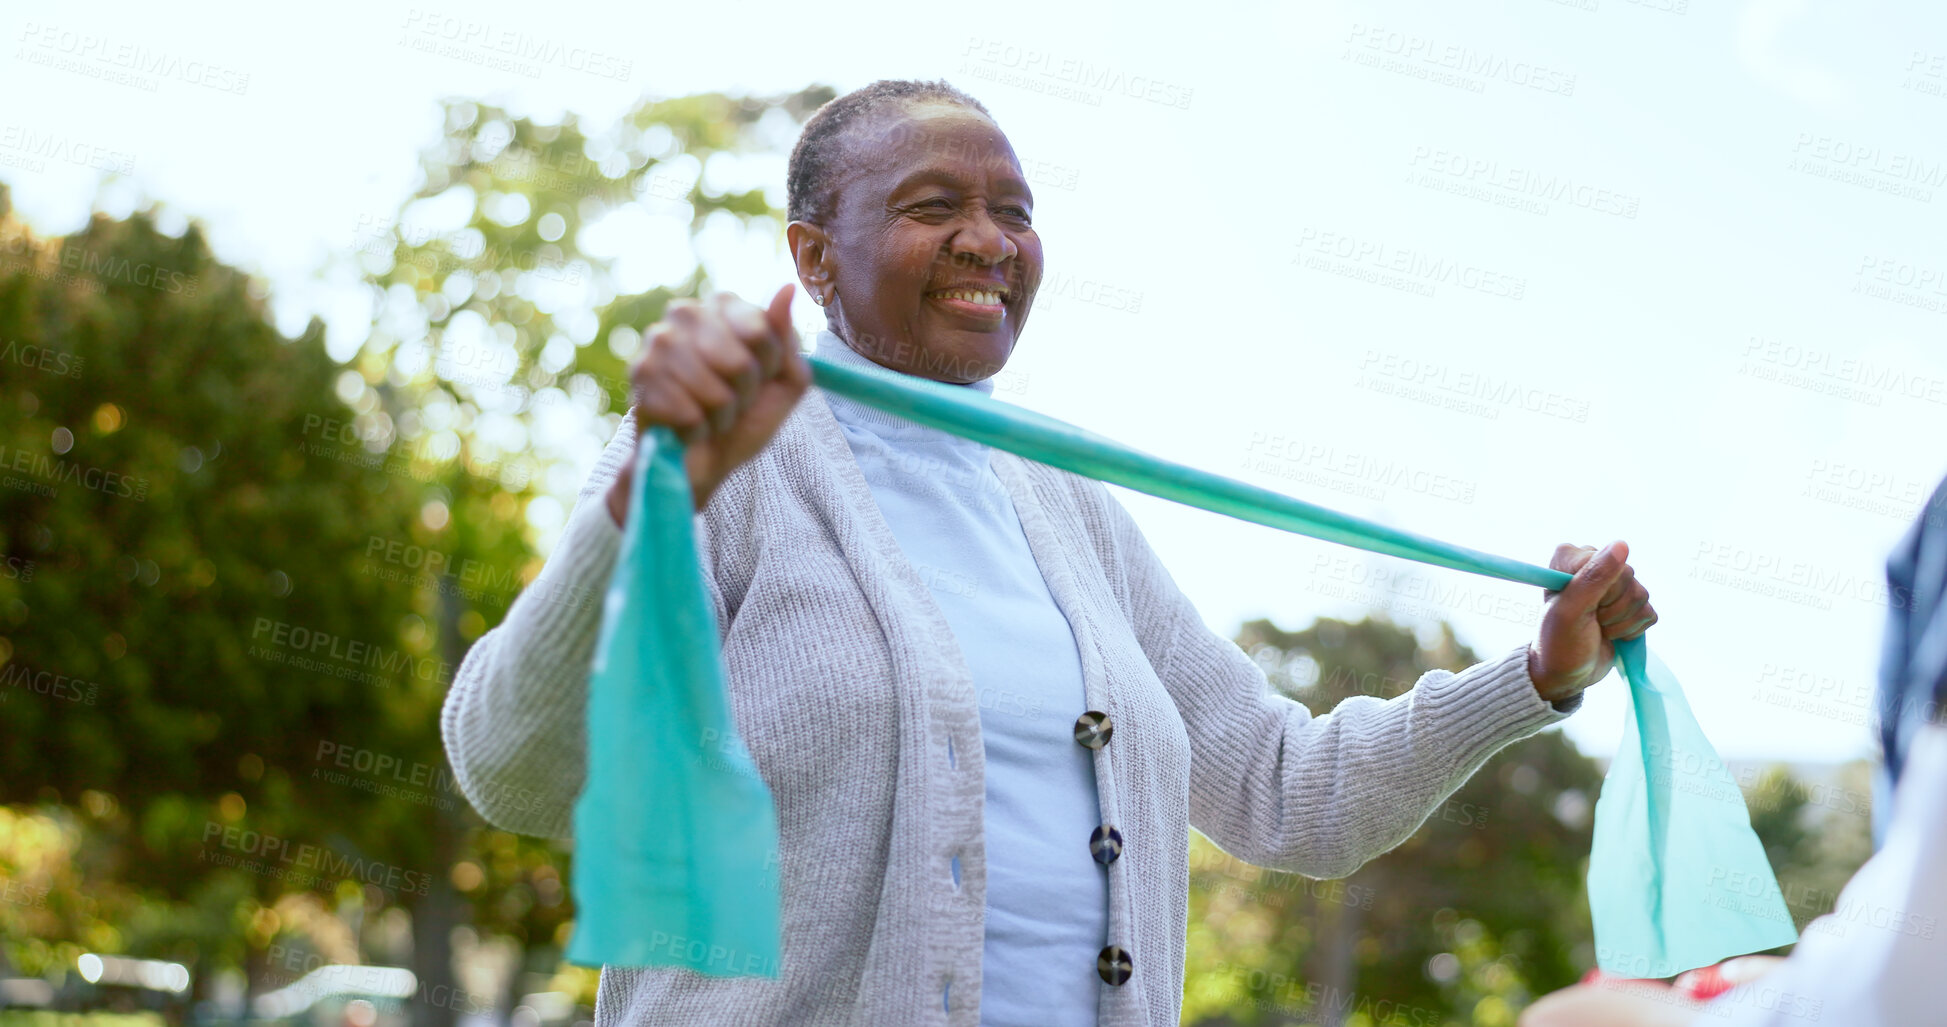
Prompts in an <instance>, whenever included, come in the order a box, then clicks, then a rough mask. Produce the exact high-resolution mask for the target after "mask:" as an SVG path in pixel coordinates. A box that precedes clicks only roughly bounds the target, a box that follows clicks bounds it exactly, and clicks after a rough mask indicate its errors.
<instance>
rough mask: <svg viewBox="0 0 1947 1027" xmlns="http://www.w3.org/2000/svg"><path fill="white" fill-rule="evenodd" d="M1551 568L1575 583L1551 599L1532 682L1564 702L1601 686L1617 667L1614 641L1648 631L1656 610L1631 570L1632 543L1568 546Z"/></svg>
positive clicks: (1533, 649) (1532, 652) (1533, 658)
mask: <svg viewBox="0 0 1947 1027" xmlns="http://www.w3.org/2000/svg"><path fill="white" fill-rule="evenodd" d="M1548 566H1550V567H1552V568H1554V569H1556V570H1558V571H1567V572H1569V573H1570V574H1573V575H1574V576H1575V577H1574V579H1573V580H1571V581H1570V582H1569V583H1568V584H1567V585H1565V586H1563V587H1562V590H1561V591H1559V592H1550V593H1548V609H1547V611H1546V612H1545V613H1543V614H1542V617H1541V633H1540V637H1539V638H1538V639H1536V641H1535V643H1534V644H1533V645H1531V646H1529V647H1528V677H1529V678H1530V679H1532V680H1533V681H1534V683H1535V691H1536V692H1537V693H1538V694H1540V696H1541V697H1542V698H1543V699H1546V700H1548V701H1549V702H1561V701H1562V700H1564V699H1571V698H1574V697H1575V696H1576V695H1578V694H1580V693H1581V691H1582V690H1583V689H1585V688H1587V687H1589V686H1590V685H1593V684H1595V683H1596V682H1597V681H1600V680H1602V678H1603V676H1604V675H1606V674H1608V673H1609V667H1610V665H1611V664H1613V663H1614V662H1615V659H1616V647H1615V645H1614V643H1615V641H1616V640H1618V639H1629V638H1635V637H1636V636H1638V635H1640V634H1642V633H1643V632H1645V631H1647V630H1649V626H1650V625H1652V624H1655V623H1656V610H1655V608H1653V607H1651V606H1650V591H1649V589H1647V588H1644V587H1643V584H1642V582H1640V581H1637V580H1636V571H1635V569H1634V568H1632V567H1630V566H1629V543H1627V542H1620V541H1618V542H1611V543H1609V544H1608V545H1606V546H1604V547H1602V549H1600V550H1597V549H1594V548H1592V547H1589V546H1572V545H1569V544H1567V543H1563V544H1561V545H1559V546H1556V547H1555V556H1554V558H1553V559H1551V560H1549V561H1548Z"/></svg>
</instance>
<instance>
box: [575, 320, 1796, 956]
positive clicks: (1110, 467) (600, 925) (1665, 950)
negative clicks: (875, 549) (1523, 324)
mask: <svg viewBox="0 0 1947 1027" xmlns="http://www.w3.org/2000/svg"><path fill="white" fill-rule="evenodd" d="M809 359H810V361H811V367H812V375H813V381H814V382H815V383H816V384H817V385H818V386H819V387H821V388H823V389H826V390H828V391H830V392H833V393H836V394H838V395H842V396H845V397H847V398H850V399H853V400H856V401H858V402H860V403H864V404H867V405H869V406H872V407H874V408H876V409H879V410H883V411H885V412H887V413H891V414H896V415H898V416H900V417H903V418H906V419H908V420H911V421H914V422H917V423H919V424H924V425H928V426H930V427H933V428H937V429H940V430H942V431H946V432H950V433H952V434H954V435H958V436H961V437H963V438H968V439H972V440H974V441H977V442H981V443H984V444H986V445H989V446H992V447H993V448H995V449H1002V450H1006V451H1008V452H1010V453H1014V454H1016V455H1018V456H1021V457H1024V458H1026V459H1029V460H1034V461H1037V462H1039V463H1044V464H1047V465H1049V466H1052V467H1058V468H1061V469H1063V470H1067V471H1072V472H1074V473H1076V474H1081V475H1085V476H1087V477H1091V478H1096V479H1099V480H1101V481H1105V482H1110V483H1113V484H1117V485H1122V486H1124V487H1127V488H1131V489H1135V490H1137V491H1139V492H1146V493H1149V494H1150V495H1155V496H1161V497H1162V498H1165V499H1170V500H1175V501H1176V502H1180V503H1184V504H1187V505H1190V506H1195V507H1198V508H1201V509H1205V510H1210V511H1213V512H1216V513H1222V514H1228V515H1230V516H1232V517H1237V518H1240V519H1243V520H1247V521H1252V522H1255V523H1258V524H1264V525H1268V526H1270V527H1274V528H1280V529H1283V530H1285V531H1291V532H1296V533H1298V534H1301V535H1307V536H1310V537H1313V538H1319V539H1324V540H1326V541H1330V542H1337V543H1341V544H1344V545H1348V546H1353V547H1356V548H1359V549H1365V550H1369V551H1371V552H1376V553H1384V554H1387V555H1390V556H1398V557H1404V558H1406V559H1409V560H1417V561H1419V562H1422V563H1428V564H1433V565H1436V566H1440V567H1451V568H1454V569H1457V570H1464V571H1471V572H1473V573H1476V574H1484V575H1487V576H1489V577H1495V578H1502V579H1505V580H1509V581H1516V582H1521V583H1524V584H1529V585H1539V586H1541V587H1543V588H1548V589H1559V588H1561V587H1562V586H1563V585H1565V584H1567V583H1568V581H1569V580H1570V576H1569V575H1568V574H1567V573H1564V572H1562V571H1558V570H1554V569H1551V568H1547V567H1538V566H1535V565H1533V564H1527V563H1522V562H1520V561H1517V560H1510V559H1507V558H1506V557H1500V556H1494V555H1492V554H1489V553H1483V552H1479V551H1477V550H1473V549H1468V548H1465V547H1463V546H1456V545H1452V544H1450V543H1446V542H1441V541H1439V540H1437V539H1431V538H1427V537H1425V536H1422V535H1416V534H1414V533H1412V532H1407V531H1400V530H1398V529H1396V528H1389V527H1386V526H1385V525H1381V524H1375V523H1373V522H1371V521H1367V520H1364V519H1361V518H1357V517H1351V516H1347V515H1345V514H1342V513H1338V512H1336V511H1333V510H1328V509H1326V508H1324V507H1320V506H1316V505H1314V504H1311V503H1307V502H1304V501H1303V500H1299V499H1294V498H1292V497H1290V496H1286V495H1283V494H1282V493H1278V492H1273V491H1271V490H1269V489H1264V488H1259V487H1257V486H1253V485H1246V484H1244V483H1242V482H1238V481H1233V480H1231V479H1228V478H1224V477H1222V476H1220V475H1216V474H1212V473H1210V472H1208V471H1202V470H1198V469H1196V468H1193V467H1186V466H1184V465H1182V464H1176V463H1172V462H1170V461H1167V460H1162V459H1158V458H1157V457H1154V456H1150V455H1148V454H1146V453H1142V452H1139V451H1137V450H1134V449H1131V448H1129V447H1127V446H1123V445H1121V444H1119V443H1116V442H1114V441H1111V440H1109V439H1106V438H1103V437H1102V436H1100V435H1096V434H1094V433H1091V432H1088V431H1084V430H1082V429H1080V428H1077V427H1075V426H1073V425H1070V424H1067V423H1064V422H1062V421H1058V420H1055V419H1054V418H1051V417H1047V416H1044V415H1041V414H1037V413H1034V412H1033V411H1029V410H1024V409H1021V408H1019V407H1016V406H1013V405H1010V404H1006V403H1001V402H999V401H996V400H993V399H991V398H989V397H987V396H985V395H983V394H981V393H978V392H975V391H973V390H970V389H965V388H957V387H954V386H950V385H943V384H940V383H938V382H932V381H927V380H925V379H920V378H915V377H910V376H906V375H900V374H896V373H894V372H891V371H885V370H880V369H876V368H872V369H867V368H856V367H850V366H843V365H838V364H833V363H830V362H828V361H825V360H823V359H821V358H818V357H811V358H809ZM637 461H638V467H637V474H636V477H635V489H636V495H635V499H634V502H633V503H632V504H631V506H630V508H629V519H628V524H627V525H626V526H625V528H624V535H623V543H622V546H623V548H622V554H621V558H620V561H621V562H620V563H619V565H618V567H617V569H616V573H615V576H614V578H613V579H611V583H610V587H609V593H608V598H607V605H606V609H605V613H604V620H603V625H602V632H601V637H600V640H599V642H598V650H597V654H596V664H595V670H594V674H593V677H592V679H591V681H590V686H589V687H590V693H589V780H588V784H587V786H586V788H585V790H584V792H583V794H582V797H581V799H580V801H579V802H578V803H577V804H576V808H575V839H576V844H575V852H576V866H575V871H574V894H575V899H576V903H577V907H578V911H577V923H576V928H575V937H574V940H573V942H572V943H571V945H570V946H569V953H568V956H569V958H570V959H571V960H573V961H574V962H577V963H583V964H588V965H593V964H598V963H610V964H617V965H630V966H642V965H656V966H683V967H688V968H690V969H692V970H696V971H698V972H700V973H707V974H713V975H720V976H736V975H749V974H760V975H764V976H776V974H777V969H778V961H779V958H780V953H779V951H778V932H779V929H778V890H777V889H778V881H777V839H776V816H775V812H774V809H773V807H772V805H771V799H770V795H769V792H768V791H766V790H765V789H764V785H763V782H762V781H761V779H759V778H758V775H757V773H756V770H755V768H754V767H753V765H752V764H751V762H750V759H749V756H748V755H747V753H746V752H745V750H744V749H743V747H742V745H741V743H740V742H739V741H738V739H737V736H736V733H735V731H734V729H733V726H732V724H731V723H730V717H729V714H728V711H727V708H726V706H725V700H724V688H723V676H722V669H721V665H720V657H719V655H718V653H717V636H716V631H715V625H714V624H713V623H712V620H711V617H710V613H709V607H708V605H707V597H706V595H705V593H704V590H703V586H702V583H701V571H700V569H699V568H698V567H697V566H696V560H695V550H694V540H693V538H692V537H691V534H690V514H691V510H692V499H691V496H690V492H689V480H688V475H687V473H686V472H685V470H684V468H683V460H682V447H681V444H680V443H679V442H678V441H677V440H676V438H675V436H674V435H673V434H671V433H670V432H669V431H668V430H667V429H662V428H657V429H653V430H651V431H650V432H649V433H647V434H646V435H645V436H644V438H643V442H642V445H641V446H640V448H639V450H638V453H637ZM652 598H653V600H654V601H653V602H652V601H650V600H651V599H652ZM618 624H627V625H629V630H627V631H618V630H617V625H618ZM1616 663H1617V666H1618V668H1619V669H1620V670H1621V671H1622V673H1623V676H1624V678H1625V679H1627V681H1628V682H1629V688H1630V698H1631V704H1630V708H1629V714H1628V718H1627V720H1626V723H1625V728H1624V735H1623V744H1622V748H1621V749H1620V750H1619V751H1618V753H1617V755H1616V759H1615V761H1614V762H1613V763H1612V764H1611V765H1610V767H1609V773H1608V777H1607V778H1606V779H1605V780H1604V782H1603V789H1602V796H1601V798H1600V799H1599V800H1598V801H1597V803H1596V816H1595V839H1594V846H1593V851H1592V853H1591V854H1590V858H1589V906H1590V911H1591V914H1592V916H1593V920H1594V926H1595V935H1596V952H1597V964H1598V965H1599V966H1600V967H1601V969H1602V970H1603V971H1605V972H1607V973H1611V974H1619V975H1626V976H1634V977H1668V976H1671V975H1674V974H1676V973H1679V972H1682V971H1684V970H1688V969H1691V968H1694V967H1698V966H1705V965H1709V964H1711V963H1715V962H1717V961H1718V960H1721V959H1724V958H1726V957H1729V956H1734V955H1742V954H1745V953H1749V952H1756V951H1761V950H1763V949H1768V948H1773V947H1776V946H1779V945H1786V944H1790V943H1791V942H1793V941H1795V940H1796V939H1797V931H1796V930H1795V929H1794V927H1793V925H1792V921H1791V916H1790V914H1789V913H1788V912H1787V911H1786V908H1785V903H1784V897H1783V896H1782V895H1781V894H1780V893H1779V890H1778V885H1777V881H1776V878H1775V877H1774V876H1773V874H1772V871H1771V866H1770V864H1769V863H1768V862H1767V861H1766V859H1765V855H1764V849H1763V847H1762V846H1761V845H1760V844H1759V842H1758V839H1757V836H1756V835H1755V834H1753V833H1752V831H1751V826H1750V815H1749V813H1748V812H1747V810H1746V809H1745V806H1744V798H1743V795H1742V793H1741V792H1740V791H1739V790H1738V787H1737V783H1736V781H1735V780H1734V779H1733V778H1732V776H1731V774H1730V772H1729V770H1728V769H1727V768H1726V767H1725V766H1724V764H1723V762H1722V761H1721V760H1719V759H1718V758H1717V754H1716V751H1715V750H1714V749H1713V748H1712V747H1711V744H1710V742H1709V740H1708V739H1706V738H1705V737H1704V733H1703V729H1702V728H1701V727H1699V726H1698V724H1697V720H1696V717H1695V716H1694V715H1693V714H1692V713H1691V712H1690V707H1689V704H1688V703H1687V702H1686V701H1685V700H1684V697H1683V690H1682V687H1681V686H1680V685H1678V683H1677V681H1676V678H1675V677H1674V676H1673V675H1672V674H1671V673H1670V672H1669V670H1668V668H1666V667H1664V666H1663V664H1662V663H1661V662H1660V661H1658V660H1657V659H1656V658H1655V657H1654V656H1653V655H1651V654H1650V653H1649V651H1648V649H1647V647H1646V646H1645V645H1644V643H1643V640H1642V639H1641V638H1637V639H1634V640H1631V641H1628V642H1621V643H1618V644H1617V645H1616Z"/></svg>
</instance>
